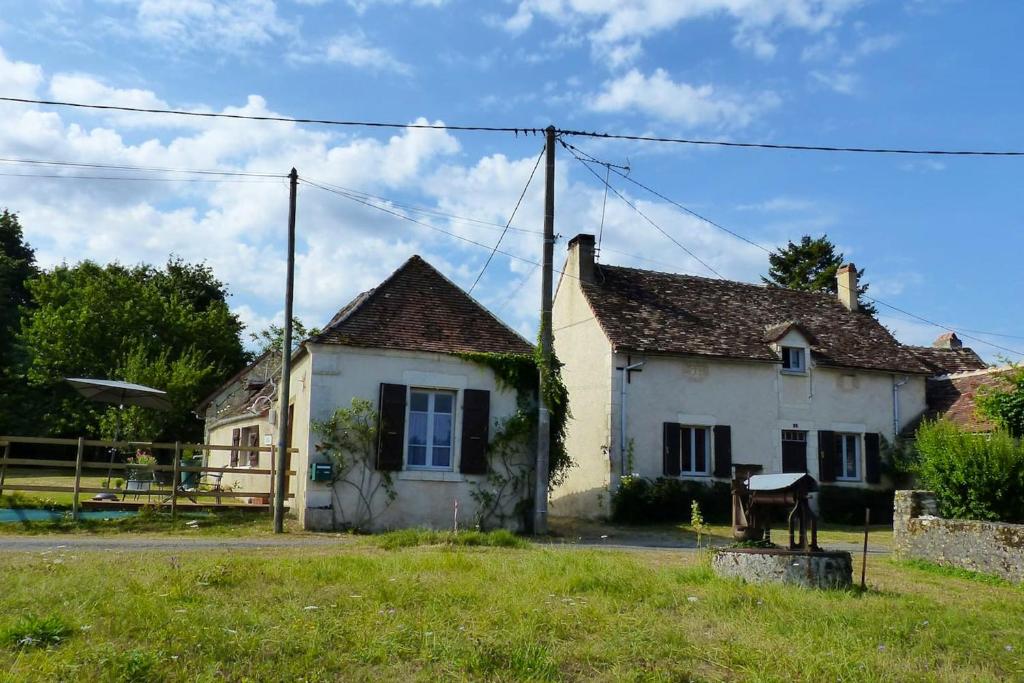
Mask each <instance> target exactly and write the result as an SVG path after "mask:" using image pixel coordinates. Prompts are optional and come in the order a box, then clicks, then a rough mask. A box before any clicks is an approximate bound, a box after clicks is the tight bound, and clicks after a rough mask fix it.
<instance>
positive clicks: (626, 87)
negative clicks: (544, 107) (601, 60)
mask: <svg viewBox="0 0 1024 683" xmlns="http://www.w3.org/2000/svg"><path fill="white" fill-rule="evenodd" d="M779 103H780V99H779V97H778V95H776V94H775V93H773V92H771V91H765V92H761V93H757V94H753V95H746V96H742V95H739V94H737V93H733V92H729V91H726V90H723V89H719V88H716V87H715V86H713V85H711V84H703V85H696V86H695V85H690V84H689V83H681V82H676V81H673V80H672V78H671V76H669V74H668V72H666V71H665V70H664V69H656V70H655V71H654V73H652V74H651V75H650V76H645V75H644V74H643V73H641V72H640V71H639V70H638V69H632V70H631V71H629V72H628V73H626V74H624V75H623V76H621V77H619V78H615V79H612V80H609V81H606V82H605V83H604V85H603V89H602V90H601V92H599V93H597V94H596V95H594V96H592V97H591V99H590V102H589V106H590V108H591V109H593V110H595V111H600V112H621V111H640V112H643V113H645V114H648V115H650V116H654V117H656V118H659V119H663V120H668V121H675V122H679V123H683V124H686V125H688V126H700V125H711V126H718V127H742V126H746V125H748V124H749V123H750V122H751V121H753V119H754V117H755V116H757V115H758V114H760V113H761V112H763V111H765V110H767V109H772V108H774V107H776V106H778V105H779Z"/></svg>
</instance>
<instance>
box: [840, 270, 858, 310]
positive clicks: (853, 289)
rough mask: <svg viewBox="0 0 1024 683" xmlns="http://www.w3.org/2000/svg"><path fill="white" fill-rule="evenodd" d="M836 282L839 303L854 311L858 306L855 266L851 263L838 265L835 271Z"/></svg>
mask: <svg viewBox="0 0 1024 683" xmlns="http://www.w3.org/2000/svg"><path fill="white" fill-rule="evenodd" d="M836 284H837V285H838V286H839V287H838V294H839V303H841V304H842V305H844V306H846V307H847V308H848V309H850V310H851V311H856V310H857V307H858V306H859V304H858V302H857V266H855V265H853V264H852V263H845V264H843V265H841V266H839V270H837V271H836Z"/></svg>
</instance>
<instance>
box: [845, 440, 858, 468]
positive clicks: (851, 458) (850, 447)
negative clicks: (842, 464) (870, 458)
mask: <svg viewBox="0 0 1024 683" xmlns="http://www.w3.org/2000/svg"><path fill="white" fill-rule="evenodd" d="M846 476H847V477H849V478H851V479H856V478H857V436H856V435H855V434H847V435H846Z"/></svg>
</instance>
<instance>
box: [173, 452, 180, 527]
mask: <svg viewBox="0 0 1024 683" xmlns="http://www.w3.org/2000/svg"><path fill="white" fill-rule="evenodd" d="M180 468H181V442H180V441H175V442H174V464H173V469H172V470H171V520H175V519H177V518H178V479H180V478H181V471H180Z"/></svg>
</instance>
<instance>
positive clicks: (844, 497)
mask: <svg viewBox="0 0 1024 683" xmlns="http://www.w3.org/2000/svg"><path fill="white" fill-rule="evenodd" d="M892 506H893V490H892V489H880V490H879V489H865V488H861V487H856V488H854V487H847V486H830V485H828V484H822V485H821V487H820V488H819V489H818V518H819V519H820V520H821V521H822V522H828V523H830V524H858V525H859V524H863V523H864V508H871V523H872V524H890V523H892Z"/></svg>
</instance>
